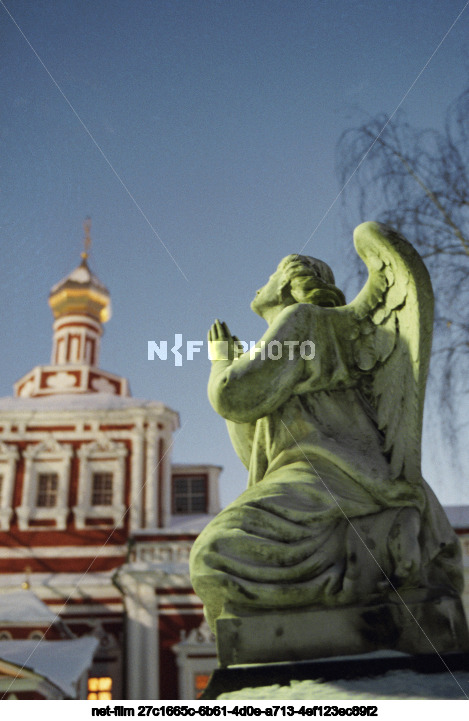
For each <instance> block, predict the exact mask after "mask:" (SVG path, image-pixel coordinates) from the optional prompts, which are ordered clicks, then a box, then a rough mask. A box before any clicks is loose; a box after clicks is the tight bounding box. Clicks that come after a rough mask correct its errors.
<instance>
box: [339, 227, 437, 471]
mask: <svg viewBox="0 0 469 721" xmlns="http://www.w3.org/2000/svg"><path fill="white" fill-rule="evenodd" d="M354 243H355V248H356V250H357V253H358V255H359V256H360V257H361V259H362V260H363V261H364V262H365V264H366V266H367V267H368V280H367V282H366V284H365V285H364V287H363V289H362V290H361V291H360V293H359V294H358V295H357V297H356V298H355V299H354V300H353V301H352V302H351V303H349V305H348V306H345V307H344V311H345V312H346V313H347V314H348V315H349V319H350V320H351V324H350V326H349V327H350V329H351V330H352V333H351V336H350V340H351V341H352V351H353V359H352V364H355V369H356V371H357V372H358V375H359V376H361V377H363V378H364V377H365V376H366V377H367V378H368V379H370V381H371V388H370V389H369V390H370V396H371V397H370V398H368V400H370V402H371V403H372V405H373V407H374V409H375V411H376V416H377V422H378V426H379V428H380V430H381V431H382V432H383V434H384V452H385V453H387V454H389V459H390V468H391V474H392V478H398V477H401V478H402V477H404V478H406V479H407V480H408V481H413V480H415V481H416V480H417V479H420V478H421V436H422V417H423V401H424V396H425V383H426V378H427V373H428V365H429V360H430V351H431V341H432V330H433V291H432V286H431V281H430V276H429V274H428V271H427V269H426V267H425V265H424V263H423V261H422V259H421V258H420V256H419V254H418V253H417V251H416V250H415V249H414V248H413V247H412V245H411V244H410V243H409V242H408V241H407V240H405V239H404V238H403V237H402V236H401V235H399V234H398V233H396V232H395V231H393V230H392V229H391V228H389V227H387V226H384V225H381V224H379V223H370V222H369V223H362V224H361V225H359V226H358V227H357V228H356V229H355V232H354Z"/></svg>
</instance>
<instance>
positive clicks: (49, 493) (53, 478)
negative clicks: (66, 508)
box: [36, 473, 59, 508]
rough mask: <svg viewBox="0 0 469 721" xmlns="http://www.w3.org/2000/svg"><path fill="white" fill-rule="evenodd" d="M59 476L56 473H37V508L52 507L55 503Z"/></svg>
mask: <svg viewBox="0 0 469 721" xmlns="http://www.w3.org/2000/svg"><path fill="white" fill-rule="evenodd" d="M58 486H59V476H58V474H57V473H39V475H38V479H37V503H36V505H37V506H38V508H53V507H54V506H56V505H57V489H58Z"/></svg>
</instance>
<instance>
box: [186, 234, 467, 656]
mask: <svg viewBox="0 0 469 721" xmlns="http://www.w3.org/2000/svg"><path fill="white" fill-rule="evenodd" d="M355 246H356V249H357V251H358V253H359V255H360V256H361V258H362V259H363V260H364V262H365V263H366V265H367V267H368V271H369V276H368V280H367V282H366V284H365V286H364V288H363V289H362V291H361V292H360V293H359V294H358V296H357V297H356V298H355V299H354V300H353V301H352V302H351V303H349V304H348V305H346V304H345V298H344V296H343V294H342V293H341V291H340V290H339V289H338V288H336V286H335V285H334V276H333V274H332V271H331V269H330V268H329V267H328V266H327V265H326V264H324V263H322V262H321V261H318V260H317V259H315V258H310V257H308V256H300V255H290V256H287V257H286V258H285V259H284V260H283V261H282V262H281V263H280V265H279V266H278V268H277V270H276V271H275V272H274V274H273V275H272V276H271V277H270V279H269V281H268V283H267V284H266V285H265V286H264V287H263V288H262V289H261V290H260V291H258V292H257V294H256V297H255V299H254V300H253V302H252V305H251V307H252V309H253V310H254V311H255V312H256V313H258V314H259V315H261V316H262V317H263V318H264V319H265V320H266V321H267V323H268V329H267V331H266V332H265V334H264V336H263V337H262V339H261V340H260V341H259V343H258V344H257V348H256V349H255V350H254V351H252V352H249V351H248V352H246V353H240V352H239V349H238V342H237V339H236V337H235V336H232V334H231V333H230V331H229V329H228V327H227V326H226V324H225V323H221V322H220V321H216V322H215V323H214V325H213V326H212V328H211V330H210V333H209V341H210V344H211V346H212V347H213V363H212V371H211V375H210V380H209V388H208V393H209V398H210V401H211V403H212V405H213V407H214V409H215V410H216V411H217V412H218V413H219V414H220V415H221V416H222V417H223V418H225V419H226V421H227V425H228V430H229V433H230V436H231V439H232V442H233V445H234V448H235V450H236V451H237V453H238V455H239V456H240V458H241V460H242V461H243V462H244V464H245V465H246V467H247V468H248V469H249V483H248V488H247V490H246V491H245V492H244V493H242V494H241V496H240V497H239V498H238V499H237V500H236V501H234V502H233V503H232V504H231V505H230V506H228V507H227V508H226V509H224V510H223V511H222V512H221V513H220V514H219V515H218V516H217V517H216V518H215V519H214V520H213V521H212V522H211V523H210V524H209V525H208V526H207V527H206V529H205V530H204V531H203V532H202V533H201V535H200V536H199V538H198V539H197V541H196V542H195V544H194V546H193V549H192V553H191V577H192V582H193V585H194V588H195V590H196V592H197V594H198V595H199V596H200V597H201V598H202V600H203V602H204V607H205V613H206V616H207V619H208V621H209V623H210V625H211V627H212V629H214V630H216V629H217V619H220V617H221V616H222V614H223V613H224V612H225V613H229V614H230V615H231V616H234V617H236V616H237V617H239V619H241V620H242V619H243V618H246V617H249V616H250V615H251V614H253V613H254V614H255V613H261V614H262V616H263V619H264V620H265V619H266V618H267V619H268V617H269V614H271V615H272V614H275V613H278V612H282V613H283V612H287V613H291V614H294V613H295V611H300V610H301V609H304V608H305V607H307V608H309V609H314V608H316V609H318V610H323V609H339V608H341V609H345V610H346V613H347V609H349V608H351V607H354V608H356V607H357V606H360V605H363V606H370V605H373V604H386V603H396V602H397V603H401V604H403V605H406V604H407V605H409V604H410V603H411V602H412V599H413V600H414V601H416V602H418V603H423V604H424V603H425V602H428V603H429V604H431V603H434V602H437V601H438V600H439V599H441V598H443V597H445V598H448V599H457V598H458V596H459V594H460V592H461V590H462V585H463V577H462V567H461V560H460V557H461V554H460V548H459V543H458V540H457V537H456V535H455V533H454V531H453V529H452V528H451V526H450V524H449V522H448V520H447V518H446V516H445V514H444V512H443V510H442V508H441V506H440V504H439V502H438V501H437V499H436V497H435V496H434V494H433V493H432V491H431V489H430V488H429V486H428V485H427V484H426V483H425V481H424V479H423V478H422V475H421V463H420V446H421V428H422V412H423V401H424V393H425V382H426V375H427V370H428V362H429V358H430V349H431V335H432V324H433V295H432V288H431V284H430V279H429V276H428V273H427V271H426V268H425V266H424V264H423V262H422V260H421V258H420V257H419V255H418V254H417V253H416V251H415V250H414V249H413V247H412V246H411V245H410V244H409V243H407V241H405V240H404V239H403V238H401V237H400V236H399V235H397V234H396V233H394V232H393V231H391V230H390V229H388V228H385V227H383V226H381V225H379V224H377V223H364V224H363V225H361V226H359V227H358V228H357V230H356V231H355ZM220 344H221V346H222V347H223V348H224V353H219V352H218V351H217V349H219V348H220ZM313 344H314V351H315V352H314V353H313V352H312V345H313ZM426 608H427V609H429V608H430V606H429V605H427V606H426ZM453 612H454V607H453V606H451V604H450V605H449V606H448V614H449V615H448V616H447V618H446V621H445V623H442V624H441V623H440V624H437V625H436V626H435V627H432V626H431V614H430V615H429V617H428V618H427V619H424V618H421V619H420V623H423V625H424V627H425V628H430V627H431V631H432V633H431V636H430V637H431V640H432V642H433V643H434V644H435V646H436V647H438V645H439V644H440V641H441V639H440V638H439V635H438V634H439V628H440V627H441V628H442V629H445V628H446V627H447V626H448V625H450V626H451V625H454V613H453ZM458 613H459V614H460V618H459V619H458V620H457V623H456V626H455V628H458V629H462V632H461V633H459V632H458V633H454V634H453V639H454V648H453V650H463V649H466V648H467V647H468V637H467V631H466V627H465V620H464V617H463V616H462V615H461V612H458ZM264 620H263V622H264ZM440 620H442V619H440ZM375 621H376V623H375V628H376V634H375V636H376V637H377V638H379V637H380V635H381V636H383V628H384V626H383V623H380V622H379V619H378V620H376V619H375ZM267 622H268V621H267ZM292 623H295V617H294V615H293V616H292ZM393 623H394V622H393ZM368 626H373V624H368ZM364 629H365V632H366V633H368V634H369V628H368V627H367V625H366V624H365V626H364ZM355 630H356V629H355V628H353V627H352V626H351V627H350V629H349V639H348V640H349V641H350V643H354V638H353V634H354V633H355ZM394 631H396V629H395V628H393V624H391V629H390V633H391V632H392V633H394ZM392 633H391V635H392ZM442 633H443V635H444V634H446V631H445V630H443V632H442ZM388 635H389V634H388ZM394 635H396V634H394ZM366 640H367V637H366V636H363V641H364V642H366ZM391 642H392V639H391V641H390V640H389V638H385V639H384V637H383V645H384V647H389V646H390V644H391V647H393V646H392V643H391ZM344 643H345V644H346V643H347V628H346V627H345V628H344V629H343V633H342V634H341V639H340V643H338V645H337V648H336V649H334V646H333V644H332V646H331V648H330V653H331V654H333V653H343V646H344ZM445 644H446V642H443V641H442V646H443V648H444V650H450V649H448V648H447V646H446V645H445ZM254 646H255V643H254ZM394 647H398V646H394ZM358 648H359V650H360V644H358ZM427 649H428V644H427V641H426V640H425V639H424V640H423V641H422V647H421V649H420V650H422V651H427ZM411 650H412V652H415V651H419V649H418V648H414V647H412V649H411ZM261 658H264V656H261Z"/></svg>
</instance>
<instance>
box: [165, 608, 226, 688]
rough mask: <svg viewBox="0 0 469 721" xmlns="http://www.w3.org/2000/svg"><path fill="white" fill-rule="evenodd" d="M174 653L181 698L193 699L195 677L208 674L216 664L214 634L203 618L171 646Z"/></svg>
mask: <svg viewBox="0 0 469 721" xmlns="http://www.w3.org/2000/svg"><path fill="white" fill-rule="evenodd" d="M172 650H173V652H174V653H175V654H176V660H177V665H178V676H179V696H180V698H181V699H188V700H189V699H195V697H196V689H195V684H194V681H195V677H196V675H198V674H203V675H205V674H207V675H210V674H211V673H212V671H213V670H214V669H216V668H217V666H218V660H217V652H216V646H215V636H214V635H213V633H212V631H211V630H210V627H209V625H208V623H207V621H206V620H205V619H204V620H203V621H202V623H201V624H200V626H199V627H198V628H194V629H192V631H190V633H189V634H188V635H187V636H185V634H184V632H182V634H181V641H180V642H179V643H177V644H175V645H174V646H173V647H172Z"/></svg>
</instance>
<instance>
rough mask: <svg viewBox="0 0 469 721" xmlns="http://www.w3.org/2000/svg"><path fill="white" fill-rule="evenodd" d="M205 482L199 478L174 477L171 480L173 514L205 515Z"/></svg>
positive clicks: (202, 478)
mask: <svg viewBox="0 0 469 721" xmlns="http://www.w3.org/2000/svg"><path fill="white" fill-rule="evenodd" d="M206 511H207V482H206V479H205V478H204V477H203V476H202V477H200V478H196V477H193V478H191V477H187V478H184V477H182V476H176V477H175V478H174V479H173V513H206Z"/></svg>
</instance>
